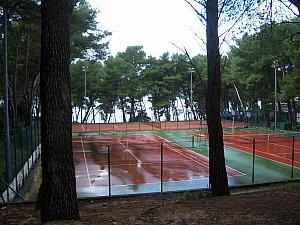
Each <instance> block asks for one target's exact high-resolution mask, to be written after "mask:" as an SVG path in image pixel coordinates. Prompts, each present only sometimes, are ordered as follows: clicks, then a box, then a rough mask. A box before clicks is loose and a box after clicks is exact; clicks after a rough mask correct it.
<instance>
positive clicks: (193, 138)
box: [192, 136, 195, 148]
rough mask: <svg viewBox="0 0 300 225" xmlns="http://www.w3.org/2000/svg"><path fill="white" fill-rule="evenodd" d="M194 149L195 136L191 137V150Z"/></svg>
mask: <svg viewBox="0 0 300 225" xmlns="http://www.w3.org/2000/svg"><path fill="white" fill-rule="evenodd" d="M194 147H195V136H192V148H194Z"/></svg>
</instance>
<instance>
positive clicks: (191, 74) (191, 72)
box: [189, 68, 194, 111]
mask: <svg viewBox="0 0 300 225" xmlns="http://www.w3.org/2000/svg"><path fill="white" fill-rule="evenodd" d="M189 72H190V76H191V79H190V81H191V84H190V86H191V88H190V90H191V99H190V101H191V110H192V111H193V73H194V68H189Z"/></svg>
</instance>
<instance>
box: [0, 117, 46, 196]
mask: <svg viewBox="0 0 300 225" xmlns="http://www.w3.org/2000/svg"><path fill="white" fill-rule="evenodd" d="M40 133H41V132H40V122H39V121H36V122H34V123H32V125H31V126H29V127H26V128H23V129H22V130H21V131H19V132H18V133H16V134H15V135H13V136H11V137H10V139H9V142H10V151H9V152H8V151H7V149H6V141H7V140H5V141H3V142H2V143H0V202H6V201H12V200H14V198H15V197H16V196H18V197H19V198H20V199H22V196H20V195H19V191H20V189H21V187H22V186H23V185H24V184H25V181H26V179H27V178H28V176H29V173H30V172H31V170H32V169H33V168H34V166H35V165H36V164H37V162H38V160H39V159H40V155H41V150H40V140H41V138H40ZM8 154H9V155H8Z"/></svg>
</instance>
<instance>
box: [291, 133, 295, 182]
mask: <svg viewBox="0 0 300 225" xmlns="http://www.w3.org/2000/svg"><path fill="white" fill-rule="evenodd" d="M294 160H295V136H293V144H292V173H291V179H293V178H294Z"/></svg>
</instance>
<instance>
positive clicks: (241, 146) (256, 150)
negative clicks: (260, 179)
mask: <svg viewBox="0 0 300 225" xmlns="http://www.w3.org/2000/svg"><path fill="white" fill-rule="evenodd" d="M225 142H226V141H224V145H225ZM227 143H229V144H233V145H235V146H238V147H240V148H246V149H250V150H251V152H247V151H245V150H242V149H238V148H235V147H232V146H228V145H226V146H227V147H230V148H233V149H235V150H237V151H241V152H245V153H248V154H250V155H253V154H252V151H253V149H252V148H249V147H246V146H243V145H239V144H235V143H232V142H228V141H227ZM255 152H261V153H264V154H267V155H270V156H276V157H278V158H281V159H284V160H288V161H292V160H291V159H287V158H284V157H281V156H278V155H275V154H271V153H267V152H264V151H261V150H258V149H255ZM255 156H258V157H261V158H264V159H268V160H271V161H274V162H277V163H279V164H282V165H287V166H291V165H289V164H287V163H283V162H279V161H277V160H275V159H270V158H267V157H264V156H260V155H255ZM296 162H299V161H296ZM294 167H296V168H299V169H300V167H297V166H295V165H294Z"/></svg>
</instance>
